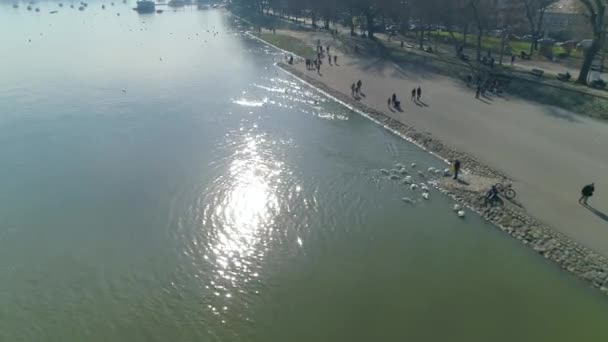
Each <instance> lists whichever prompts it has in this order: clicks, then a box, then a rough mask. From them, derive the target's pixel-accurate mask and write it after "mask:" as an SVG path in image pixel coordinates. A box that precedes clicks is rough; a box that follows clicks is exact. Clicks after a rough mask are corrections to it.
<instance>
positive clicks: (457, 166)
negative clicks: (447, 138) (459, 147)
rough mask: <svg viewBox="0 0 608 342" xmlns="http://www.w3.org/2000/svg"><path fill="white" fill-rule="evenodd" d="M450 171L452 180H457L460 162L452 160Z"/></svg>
mask: <svg viewBox="0 0 608 342" xmlns="http://www.w3.org/2000/svg"><path fill="white" fill-rule="evenodd" d="M452 169H453V171H454V179H458V174H459V173H460V160H458V159H456V160H454V163H453V164H452Z"/></svg>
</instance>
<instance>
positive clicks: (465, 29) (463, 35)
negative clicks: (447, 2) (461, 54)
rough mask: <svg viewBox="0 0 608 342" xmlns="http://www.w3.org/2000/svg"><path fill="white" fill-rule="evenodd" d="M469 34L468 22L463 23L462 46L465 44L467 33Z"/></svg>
mask: <svg viewBox="0 0 608 342" xmlns="http://www.w3.org/2000/svg"><path fill="white" fill-rule="evenodd" d="M468 34H469V24H464V28H463V29H462V46H463V47H466V46H467V35H468Z"/></svg>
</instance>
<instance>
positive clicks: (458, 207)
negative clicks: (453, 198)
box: [453, 204, 462, 211]
mask: <svg viewBox="0 0 608 342" xmlns="http://www.w3.org/2000/svg"><path fill="white" fill-rule="evenodd" d="M453 209H454V211H460V210H461V209H462V206H461V205H460V204H454V208H453Z"/></svg>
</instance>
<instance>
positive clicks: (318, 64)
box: [317, 61, 321, 74]
mask: <svg viewBox="0 0 608 342" xmlns="http://www.w3.org/2000/svg"><path fill="white" fill-rule="evenodd" d="M317 74H321V61H319V62H318V63H317Z"/></svg>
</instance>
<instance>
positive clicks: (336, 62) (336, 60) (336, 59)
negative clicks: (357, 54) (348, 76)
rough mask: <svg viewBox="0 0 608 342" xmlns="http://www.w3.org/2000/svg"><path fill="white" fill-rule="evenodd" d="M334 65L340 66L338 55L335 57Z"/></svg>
mask: <svg viewBox="0 0 608 342" xmlns="http://www.w3.org/2000/svg"><path fill="white" fill-rule="evenodd" d="M334 64H335V65H338V56H337V55H334Z"/></svg>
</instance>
